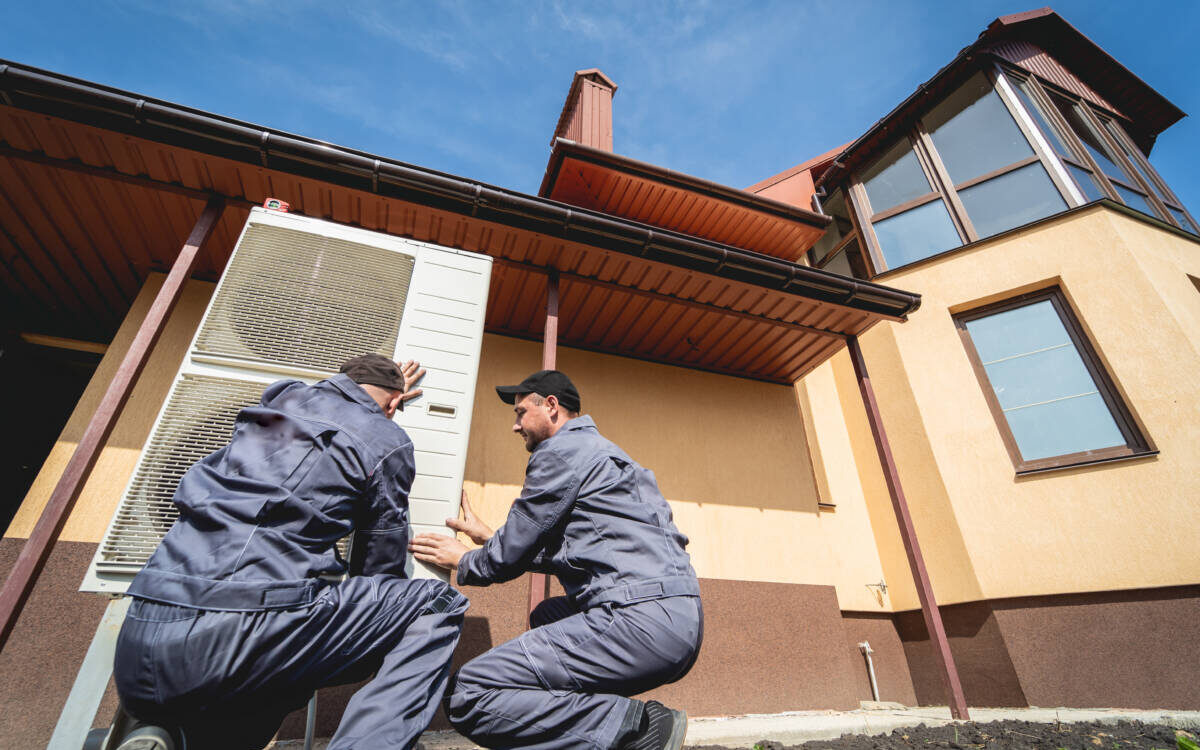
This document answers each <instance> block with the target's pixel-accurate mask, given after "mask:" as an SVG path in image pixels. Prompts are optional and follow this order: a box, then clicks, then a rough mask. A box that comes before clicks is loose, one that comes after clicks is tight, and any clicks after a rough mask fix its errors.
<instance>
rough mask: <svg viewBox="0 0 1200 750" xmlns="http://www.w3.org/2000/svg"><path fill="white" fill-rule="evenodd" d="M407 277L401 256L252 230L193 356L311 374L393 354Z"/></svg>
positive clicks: (409, 267) (408, 260) (276, 230)
mask: <svg viewBox="0 0 1200 750" xmlns="http://www.w3.org/2000/svg"><path fill="white" fill-rule="evenodd" d="M412 273H413V259H412V257H410V256H407V255H401V254H398V253H395V252H392V251H389V250H382V249H380V248H376V247H371V246H370V245H364V244H362V243H358V242H350V241H348V240H344V239H338V238H334V237H326V236H321V235H317V234H312V233H309V232H301V231H296V230H293V229H286V228H284V227H277V226H269V225H264V224H252V225H250V227H249V228H248V229H247V230H246V233H245V236H244V237H243V238H242V241H241V243H239V245H238V251H237V254H236V255H235V256H234V257H233V259H232V260H231V261H230V264H229V268H228V270H227V271H226V278H227V279H228V281H227V282H226V283H224V284H222V285H221V289H220V291H219V292H218V293H217V296H216V299H215V300H214V301H213V305H212V309H211V310H210V311H209V314H208V316H207V317H206V319H205V321H204V325H203V327H202V328H201V329H200V334H199V336H198V337H197V338H196V351H197V352H199V353H202V354H208V355H214V356H221V357H229V358H233V359H241V360H248V361H253V362H258V363H263V364H270V365H283V366H289V367H295V366H299V367H302V368H305V369H309V370H315V371H321V372H337V368H338V365H339V364H341V362H342V360H343V359H344V358H345V356H346V353H347V352H357V353H359V354H364V353H367V352H375V353H378V354H382V355H384V356H387V357H392V356H395V353H396V336H397V334H398V333H399V331H400V320H401V313H402V312H403V310H404V303H405V300H406V299H407V297H408V287H409V283H410V282H411V280H412ZM351 321H352V322H353V324H352V325H348V323H350V322H351Z"/></svg>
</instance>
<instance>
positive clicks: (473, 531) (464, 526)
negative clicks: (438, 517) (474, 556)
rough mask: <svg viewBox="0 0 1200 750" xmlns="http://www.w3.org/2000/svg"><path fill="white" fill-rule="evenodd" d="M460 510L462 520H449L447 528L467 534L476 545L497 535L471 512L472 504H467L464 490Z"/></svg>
mask: <svg viewBox="0 0 1200 750" xmlns="http://www.w3.org/2000/svg"><path fill="white" fill-rule="evenodd" d="M460 510H461V512H462V518H461V519H459V518H447V519H446V525H447V526H449V527H450V528H452V529H454V530H455V531H461V532H462V533H464V534H466V535H467V537H468V538H470V540H471V541H472V542H475V543H476V544H483V543H484V542H486V541H487V540H489V539H491V538H492V534H495V533H496V532H494V531H492V530H491V529H490V528H488V527H487V525H486V524H484V522H483V521H480V520H479V519H478V518H477V517H476V516H475V513H474V512H472V511H471V504H470V503H469V502H467V491H466V490H463V493H462V505H461V508H460Z"/></svg>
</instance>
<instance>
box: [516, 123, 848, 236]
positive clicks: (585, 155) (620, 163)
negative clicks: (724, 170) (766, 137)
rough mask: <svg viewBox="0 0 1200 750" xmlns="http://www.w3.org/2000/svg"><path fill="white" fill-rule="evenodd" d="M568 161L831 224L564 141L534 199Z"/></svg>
mask: <svg viewBox="0 0 1200 750" xmlns="http://www.w3.org/2000/svg"><path fill="white" fill-rule="evenodd" d="M568 157H570V158H572V159H578V160H579V161H585V162H588V163H590V164H595V165H597V166H601V167H605V168H608V169H612V170H614V171H617V172H622V173H624V174H628V175H632V176H635V177H642V178H645V179H647V180H652V181H654V182H658V183H661V184H663V185H669V186H671V187H674V188H679V189H680V190H686V191H688V192H692V193H697V194H699V195H703V196H705V197H707V198H713V199H716V200H720V201H725V202H727V203H732V204H734V205H736V206H739V207H741V208H748V209H750V210H753V211H760V212H762V213H766V214H770V215H772V216H776V217H778V218H782V219H786V220H788V221H798V222H801V223H803V224H806V225H808V226H811V227H816V228H817V229H824V228H825V227H827V226H828V225H829V222H830V221H832V219H830V217H828V216H825V215H824V214H819V213H816V212H815V211H809V210H807V209H804V208H800V207H799V206H793V205H792V204H790V203H784V202H782V201H777V200H773V199H771V198H764V197H763V196H760V195H755V194H754V193H748V192H746V191H744V190H738V189H737V188H732V187H729V186H728V185H722V184H720V183H717V182H711V181H709V180H705V179H702V178H700V177H694V176H692V175H689V174H684V173H683V172H676V171H674V170H671V169H667V168H666V167H660V166H657V165H655V164H649V163H647V162H644V161H638V160H637V159H632V158H630V157H628V156H621V155H620V154H614V153H612V152H611V151H605V150H603V149H598V148H592V147H590V146H585V145H583V144H581V143H576V142H575V141H571V140H567V139H566V138H555V139H554V148H553V150H552V151H551V152H550V161H549V162H548V163H547V165H546V174H545V176H543V178H542V185H541V187H540V188H539V189H538V195H540V196H543V197H545V196H548V195H550V193H551V192H553V190H554V183H555V182H556V181H557V179H558V173H559V170H560V169H561V168H562V163H563V160H565V159H566V158H568Z"/></svg>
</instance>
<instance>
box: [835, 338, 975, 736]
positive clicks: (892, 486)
mask: <svg viewBox="0 0 1200 750" xmlns="http://www.w3.org/2000/svg"><path fill="white" fill-rule="evenodd" d="M846 349H847V350H848V351H849V352H850V359H851V361H852V362H853V363H854V375H855V376H856V377H857V379H858V389H859V392H860V393H861V394H862V400H863V408H865V409H866V412H867V421H868V422H870V424H871V436H872V437H874V438H875V450H876V451H877V452H878V454H879V462H880V463H881V464H882V465H883V478H884V481H885V482H887V488H888V494H889V495H891V497H892V508H893V510H894V511H895V513H896V522H897V525H898V526H899V527H900V538H901V539H902V540H903V541H904V551H905V552H906V553H907V554H908V566H909V568H910V569H911V570H912V574H913V581H914V582H915V583H916V584H917V597H918V598H919V599H920V600H921V615H922V616H923V617H924V619H925V629H926V630H927V631H928V633H929V638H930V641H932V645H933V648H934V659H935V660H936V661H937V665H938V667H939V668H940V670H941V673H942V680H943V682H944V683H945V686H946V693H947V695H948V697H949V700H948V702H949V704H950V715H951V716H953V717H954V718H955V719H963V720H967V719H969V718H970V717H969V716H968V714H967V701H966V698H964V697H963V689H962V682H960V681H959V679H958V668H957V667H955V666H954V655H953V654H951V653H950V642H949V641H948V640H947V638H946V628H945V626H944V625H943V624H942V613H941V612H940V611H939V610H938V605H937V599H936V598H934V595H933V584H931V583H930V581H929V571H928V570H926V568H925V558H924V557H922V555H921V545H920V543H919V542H918V541H917V530H916V528H915V527H914V526H913V522H912V515H911V514H910V513H909V510H908V501H907V500H906V499H905V498H904V488H903V487H901V486H900V474H899V472H897V470H896V460H895V458H894V457H893V456H892V448H891V445H890V444H889V443H888V439H887V432H886V431H885V430H884V428H883V419H882V417H881V416H880V414H879V404H878V403H877V402H876V401H875V389H874V388H873V387H872V386H871V376H870V375H868V374H867V364H866V362H865V361H863V355H862V349H861V348H860V347H859V345H858V337H857V336H849V337H847V339H846Z"/></svg>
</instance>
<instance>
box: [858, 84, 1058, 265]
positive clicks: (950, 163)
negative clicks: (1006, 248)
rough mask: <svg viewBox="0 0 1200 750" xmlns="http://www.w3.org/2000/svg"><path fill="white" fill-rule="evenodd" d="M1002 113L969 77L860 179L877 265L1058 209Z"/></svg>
mask: <svg viewBox="0 0 1200 750" xmlns="http://www.w3.org/2000/svg"><path fill="white" fill-rule="evenodd" d="M1011 106H1012V105H1011V104H1008V103H1006V102H1005V101H1004V100H1003V99H1002V98H1001V97H1000V95H999V94H998V93H997V92H996V89H995V87H994V85H993V83H992V81H991V79H989V78H988V76H987V75H986V74H984V73H982V72H981V73H976V74H975V75H973V76H972V77H971V78H969V79H968V80H967V81H966V83H964V84H963V85H962V86H960V87H959V88H958V89H956V90H955V91H954V92H953V93H952V94H950V95H949V96H947V97H946V98H945V99H943V100H942V101H941V102H939V103H938V104H937V106H935V107H934V108H933V110H932V111H930V112H929V113H928V114H927V115H925V116H924V117H923V118H921V120H920V121H919V122H918V123H917V127H916V129H915V130H914V131H913V133H912V134H910V136H909V137H908V138H904V139H901V141H900V142H898V143H896V144H895V145H893V146H892V148H891V149H889V150H888V151H887V152H885V153H884V154H883V155H882V156H880V157H879V158H877V159H876V160H875V161H874V162H872V163H871V164H870V165H869V166H868V167H867V168H866V169H865V170H864V171H863V172H862V173H861V175H860V176H859V184H860V185H861V192H859V193H858V201H859V203H860V204H861V205H862V207H863V211H862V213H863V215H865V216H869V217H870V221H869V222H868V223H869V225H870V229H871V232H870V233H869V236H870V238H871V239H873V240H874V242H875V248H876V249H877V251H878V258H877V260H878V265H880V266H882V267H883V268H896V267H899V266H903V265H907V264H908V263H912V262H915V261H918V260H921V259H923V258H927V257H929V256H931V255H935V254H937V253H940V252H943V251H945V250H950V249H953V248H955V247H958V246H960V245H962V244H963V243H965V242H973V241H975V240H978V239H981V238H983V237H990V236H991V235H994V234H997V233H999V232H1003V231H1005V230H1008V229H1012V228H1013V227H1016V226H1020V225H1022V224H1026V223H1028V222H1030V221H1034V220H1036V219H1040V218H1043V217H1046V216H1049V215H1051V214H1054V213H1057V212H1059V211H1062V210H1064V209H1065V208H1066V207H1067V203H1066V201H1065V200H1064V198H1063V196H1062V192H1061V190H1060V189H1059V187H1058V186H1057V185H1056V184H1055V183H1054V181H1053V180H1052V179H1051V178H1050V175H1049V173H1048V172H1047V171H1046V168H1045V166H1043V164H1042V163H1041V158H1040V156H1039V153H1038V151H1037V150H1036V149H1035V147H1034V146H1033V145H1032V144H1031V143H1030V141H1029V138H1028V137H1027V136H1026V134H1025V133H1024V132H1023V131H1022V129H1021V127H1020V126H1019V125H1018V123H1017V121H1016V119H1015V118H1014V117H1013V114H1012V111H1011ZM883 268H880V269H879V270H883Z"/></svg>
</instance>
